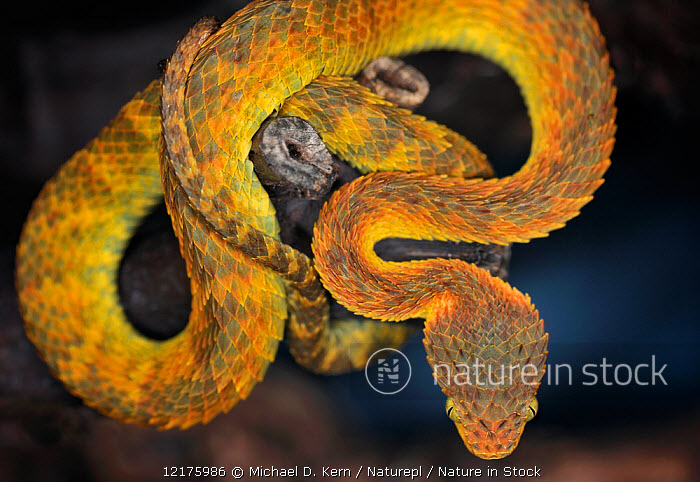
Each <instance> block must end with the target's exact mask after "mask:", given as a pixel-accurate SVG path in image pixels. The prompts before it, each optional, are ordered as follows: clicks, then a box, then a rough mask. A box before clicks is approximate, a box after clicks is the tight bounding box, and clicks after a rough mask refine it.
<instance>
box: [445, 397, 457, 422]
mask: <svg viewBox="0 0 700 482" xmlns="http://www.w3.org/2000/svg"><path fill="white" fill-rule="evenodd" d="M445 412H446V413H447V416H448V417H450V420H452V421H453V422H455V423H458V422H459V416H458V415H457V410H455V402H454V400H453V399H452V397H447V403H445Z"/></svg>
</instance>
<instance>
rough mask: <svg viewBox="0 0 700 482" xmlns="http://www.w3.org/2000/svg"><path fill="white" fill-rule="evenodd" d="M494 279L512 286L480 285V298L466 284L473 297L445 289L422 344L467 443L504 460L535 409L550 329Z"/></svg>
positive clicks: (484, 455)
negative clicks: (466, 296)
mask: <svg viewBox="0 0 700 482" xmlns="http://www.w3.org/2000/svg"><path fill="white" fill-rule="evenodd" d="M479 271H480V270H479ZM484 274H485V275H486V276H488V275H487V274H486V273H485V272H484ZM479 277H481V276H479ZM489 278H490V276H489ZM489 282H490V283H491V284H492V283H497V284H502V285H505V286H506V287H507V290H503V291H500V290H489V289H488V288H487V289H486V290H482V289H479V290H478V296H476V297H473V296H475V291H469V290H466V291H465V292H466V293H469V294H470V295H471V296H470V298H467V300H468V302H467V300H461V299H460V297H458V296H454V295H453V292H452V293H449V294H445V295H444V296H443V297H442V298H441V300H440V302H438V303H436V304H435V305H434V306H433V307H432V309H431V316H429V317H428V319H427V321H426V325H425V330H424V331H425V339H424V345H425V349H426V352H427V354H428V362H429V363H430V365H431V366H432V367H433V376H434V377H435V382H436V384H438V385H440V388H442V391H443V393H445V395H447V397H448V398H447V405H446V411H447V415H448V416H449V417H450V419H452V421H453V422H454V423H455V425H456V426H457V430H458V431H459V434H460V436H461V437H462V440H463V441H464V444H465V445H466V446H467V448H468V449H469V451H470V452H472V453H473V454H474V455H476V456H478V457H480V458H482V459H499V458H503V457H506V456H507V455H510V454H511V453H512V452H513V451H514V450H515V448H516V447H517V446H518V442H519V441H520V436H521V435H522V433H523V429H524V428H525V424H526V423H527V422H528V421H530V420H531V419H532V418H533V417H534V415H535V414H536V413H537V409H538V405H537V399H536V398H535V394H536V392H537V388H538V387H539V384H540V380H541V379H542V376H543V375H544V371H545V359H546V356H547V341H548V335H547V333H545V332H544V323H543V321H542V320H541V319H540V318H539V313H538V312H537V310H536V309H535V308H534V306H532V304H531V303H530V299H529V297H527V296H525V295H523V294H521V293H520V292H519V291H517V290H515V289H514V288H511V287H510V285H508V284H507V283H505V282H503V281H501V280H499V279H495V278H491V280H489ZM457 291H462V290H457Z"/></svg>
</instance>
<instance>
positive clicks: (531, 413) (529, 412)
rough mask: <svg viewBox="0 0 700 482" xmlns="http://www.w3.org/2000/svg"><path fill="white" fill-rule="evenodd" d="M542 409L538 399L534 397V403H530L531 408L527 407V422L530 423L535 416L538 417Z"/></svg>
mask: <svg viewBox="0 0 700 482" xmlns="http://www.w3.org/2000/svg"><path fill="white" fill-rule="evenodd" d="M539 409H540V404H539V403H538V402H537V397H532V401H531V402H530V406H529V407H527V415H526V416H525V421H526V422H529V421H530V420H532V419H533V418H535V415H537V411H538V410H539Z"/></svg>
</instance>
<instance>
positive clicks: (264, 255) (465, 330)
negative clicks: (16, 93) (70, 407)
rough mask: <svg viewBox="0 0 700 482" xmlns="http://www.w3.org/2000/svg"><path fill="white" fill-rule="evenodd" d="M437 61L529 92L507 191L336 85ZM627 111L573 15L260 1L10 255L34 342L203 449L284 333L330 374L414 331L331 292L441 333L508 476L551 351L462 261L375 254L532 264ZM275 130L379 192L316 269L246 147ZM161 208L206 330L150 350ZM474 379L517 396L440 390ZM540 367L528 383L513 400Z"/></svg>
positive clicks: (444, 379) (133, 415)
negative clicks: (147, 227)
mask: <svg viewBox="0 0 700 482" xmlns="http://www.w3.org/2000/svg"><path fill="white" fill-rule="evenodd" d="M435 48H442V49H459V50H463V51H469V52H475V53H478V54H481V55H484V56H485V57H487V58H489V59H491V60H493V61H494V62H496V63H498V64H499V65H501V66H503V67H504V68H505V69H506V70H507V71H508V72H509V73H510V74H511V75H512V76H513V78H514V79H515V80H516V82H517V83H518V85H519V86H520V88H521V91H522V93H523V97H524V99H525V103H526V105H527V108H528V112H529V114H530V118H531V122H532V130H533V139H532V149H531V154H530V157H529V159H528V161H527V162H526V164H525V165H524V166H523V168H522V169H521V170H520V171H518V172H517V173H516V174H515V175H513V176H510V177H506V178H501V179H487V180H480V179H478V178H484V177H489V176H490V175H491V174H492V173H491V171H490V167H489V165H488V163H487V162H486V160H485V158H484V157H483V156H482V155H481V154H480V153H479V151H478V150H477V149H476V148H475V147H474V146H473V145H471V144H470V143H468V142H467V141H466V140H464V139H463V138H461V137H460V136H459V135H457V134H455V133H453V132H451V131H449V130H448V129H446V128H444V127H441V126H439V125H437V124H434V123H432V122H429V121H426V120H424V119H422V118H420V117H419V116H414V115H412V114H410V113H408V112H407V111H404V110H402V109H398V108H396V107H394V106H392V105H390V104H389V103H388V102H386V101H384V100H382V99H380V98H378V97H377V96H375V95H373V94H371V93H370V92H369V91H367V90H366V89H364V88H361V87H360V86H358V85H357V84H355V83H354V82H353V81H352V80H351V79H349V78H346V77H338V76H348V75H353V74H355V73H356V72H358V71H359V69H361V68H362V67H363V66H364V65H366V64H367V63H368V61H369V60H371V59H373V58H376V57H378V56H381V55H388V56H400V55H404V54H407V53H409V52H415V51H420V50H427V49H435ZM614 97H615V89H614V87H613V85H612V72H611V70H610V67H609V63H608V55H607V53H606V51H605V47H604V42H603V39H602V36H601V35H600V32H599V30H598V27H597V25H596V23H595V21H594V20H593V19H592V17H591V16H590V14H589V12H588V9H587V7H586V6H585V5H582V4H580V3H578V2H576V1H571V2H569V1H555V0H545V1H535V0H512V1H500V0H461V1H459V0H452V1H444V0H417V1H412V2H400V1H397V0H395V1H391V0H381V1H371V0H334V1H328V2H321V1H319V0H294V1H279V2H272V1H257V2H254V3H252V4H250V5H249V6H248V7H246V8H245V9H243V10H241V11H240V12H238V13H237V14H236V15H234V16H233V17H232V18H230V19H229V20H228V21H226V22H225V23H224V24H223V25H222V26H221V28H220V29H218V30H216V31H214V29H213V26H212V25H211V24H210V23H208V22H206V21H205V22H201V23H200V24H198V25H197V26H196V27H195V28H194V29H193V31H192V32H190V34H188V37H187V38H186V39H184V40H183V41H182V42H181V44H180V46H179V47H178V50H177V51H176V53H175V54H174V55H173V58H172V59H171V60H170V64H169V67H168V69H167V72H166V74H165V77H164V79H163V81H162V82H161V81H155V82H153V83H152V84H151V85H150V86H148V87H147V88H146V89H145V90H144V91H143V92H141V93H139V94H137V95H136V96H135V97H134V99H133V100H131V101H130V102H129V103H128V104H126V105H125V106H124V107H123V108H122V110H121V111H120V113H119V114H118V116H117V117H116V118H115V119H114V120H113V121H112V123H111V124H110V125H109V126H108V127H106V128H105V129H104V130H103V131H102V132H101V133H100V135H99V137H98V138H97V139H95V140H94V141H92V142H91V143H90V144H89V145H88V146H87V147H86V148H85V149H83V150H81V151H79V152H78V153H76V154H75V155H74V156H73V158H72V159H71V160H70V161H68V163H66V165H65V166H64V167H63V168H62V169H61V170H60V171H59V172H58V174H57V175H56V176H55V177H54V178H53V179H52V180H51V181H49V182H48V183H47V184H46V186H45V187H44V189H43V191H42V193H41V194H40V196H39V198H38V199H37V201H36V202H35V204H34V206H33V208H32V210H31V213H30V215H29V217H28V220H27V222H26V225H25V227H24V230H23V234H22V237H21V240H20V244H19V247H18V253H17V287H18V291H19V298H20V302H21V303H20V304H21V308H22V312H23V315H24V318H25V320H26V328H27V333H28V335H29V337H30V338H31V340H32V341H33V342H34V343H35V344H36V346H37V347H38V349H39V351H40V352H41V354H42V356H43V357H44V359H45V360H46V361H47V363H48V364H49V365H50V367H51V368H52V370H53V371H54V372H55V373H56V374H57V375H58V376H59V377H60V378H61V380H63V382H64V383H65V384H66V386H67V387H68V388H69V389H70V390H71V391H72V392H74V393H75V394H77V395H78V396H80V397H81V398H82V399H83V400H84V401H85V402H86V403H87V404H89V405H91V406H93V407H96V408H97V409H98V410H100V411H101V412H103V413H105V414H107V415H109V416H112V417H115V418H118V419H121V420H124V421H128V422H134V423H139V424H150V425H156V426H159V427H162V428H168V427H188V426H190V425H192V424H195V423H198V422H206V421H209V420H210V419H211V418H212V417H214V416H215V415H217V414H218V413H220V412H222V411H227V410H229V409H230V408H231V407H232V406H233V405H234V404H235V403H236V402H237V401H238V400H240V399H242V398H245V397H246V396H247V395H248V394H249V393H250V390H251V389H252V387H253V386H254V385H255V383H256V382H258V381H260V380H261V379H262V378H263V376H264V373H265V370H266V368H267V366H268V364H269V363H270V361H271V360H272V359H273V358H274V355H275V352H276V348H277V345H278V342H279V340H280V339H282V337H283V334H284V333H285V330H286V337H287V338H288V340H289V343H290V347H291V350H292V353H293V354H294V355H295V357H296V358H297V359H298V360H299V361H300V362H301V363H302V364H303V365H305V366H307V367H309V368H311V369H313V370H316V371H319V372H325V373H332V372H338V371H343V370H347V369H353V368H358V367H362V366H364V363H365V361H366V360H367V357H368V355H369V354H370V353H372V352H373V351H374V350H375V349H376V348H378V347H383V346H387V345H389V346H393V345H398V344H400V343H401V341H403V340H404V339H405V337H406V336H407V333H408V330H405V329H404V328H402V326H403V325H401V324H398V325H394V324H388V323H369V322H362V321H338V322H335V321H333V322H331V320H329V315H328V301H327V299H326V293H325V292H324V291H323V289H322V288H321V284H320V282H319V279H318V278H317V271H318V274H320V277H321V280H322V282H323V285H324V286H325V287H326V288H327V289H328V290H329V291H330V292H331V294H332V295H333V296H334V297H335V298H336V299H337V300H339V302H341V303H342V304H344V305H345V306H347V307H348V308H349V309H350V310H352V311H353V312H355V313H357V314H361V315H365V316H369V317H373V318H378V319H382V320H387V321H389V320H394V321H399V320H405V319H407V318H412V317H423V318H425V319H426V322H425V328H424V333H425V340H424V343H425V347H426V351H427V355H428V361H429V362H430V363H431V364H432V365H433V366H434V367H435V368H436V369H435V372H436V374H437V375H438V377H437V379H438V383H439V384H440V386H441V388H442V389H443V391H444V392H445V393H446V394H447V396H448V397H449V398H448V400H449V402H448V403H449V404H450V407H449V408H450V410H449V412H450V415H451V418H452V419H453V420H454V421H455V424H456V426H457V428H458V430H459V433H460V435H461V437H462V439H463V440H464V442H465V444H466V446H467V448H469V450H470V451H472V452H473V453H474V454H476V455H478V456H480V457H483V458H498V457H503V456H505V455H507V454H509V453H511V452H512V451H513V450H514V449H515V447H516V446H517V444H518V441H519V439H520V436H521V434H522V431H523V428H524V426H525V423H526V421H527V420H529V418H530V415H529V414H530V411H529V410H528V407H529V406H531V405H532V404H533V403H534V396H535V392H536V391H537V388H538V386H539V381H540V379H541V377H542V375H543V373H544V361H545V357H546V353H547V351H546V350H547V349H546V347H547V335H546V334H545V333H544V328H543V323H542V321H541V320H540V318H539V315H538V312H537V310H535V308H534V307H533V306H532V304H531V302H530V299H529V297H527V296H525V295H522V294H521V293H520V292H519V291H517V290H516V289H515V288H512V287H511V286H510V285H508V284H507V283H505V282H503V281H501V280H500V279H497V278H494V277H492V276H491V275H489V274H488V273H487V272H486V271H483V270H480V269H478V268H477V267H476V266H474V265H471V264H468V263H466V262H463V261H459V260H444V259H432V260H424V261H412V262H405V263H395V262H386V261H383V260H382V259H380V258H379V257H377V255H376V254H375V252H374V249H373V247H374V244H375V243H376V242H378V241H380V240H381V239H383V238H386V237H404V238H413V239H439V240H454V241H470V242H478V243H498V244H506V243H511V242H526V241H528V240H530V239H532V238H535V237H541V236H545V235H546V233H548V232H549V231H551V230H553V229H556V228H559V227H561V226H563V224H564V223H565V222H566V221H567V220H569V219H571V218H573V217H574V216H576V215H577V214H578V212H579V210H580V208H581V207H582V206H583V205H584V204H586V203H587V202H588V201H589V200H590V199H591V195H592V193H593V192H594V191H595V189H596V188H597V187H598V186H599V185H600V184H601V183H602V176H603V174H604V172H605V170H606V169H607V167H608V165H609V156H610V153H611V150H612V146H613V143H614V131H615V125H614V117H615V107H614ZM276 114H284V115H296V116H300V117H304V118H306V119H308V120H309V121H310V122H311V123H312V124H313V125H314V126H315V127H316V128H317V129H318V130H319V132H320V133H321V134H322V136H323V139H324V142H325V143H326V144H327V146H328V147H329V149H331V150H332V151H333V152H335V153H336V154H337V155H338V156H339V157H341V158H343V159H345V160H346V161H348V162H350V163H351V164H353V165H354V166H355V167H357V168H358V169H360V170H361V171H362V172H364V173H369V172H371V171H386V172H381V173H376V174H369V175H366V176H364V177H361V178H359V179H358V180H356V181H355V182H353V183H351V184H349V185H346V186H343V188H341V189H340V190H339V191H338V192H337V193H335V194H334V196H333V197H332V199H331V201H329V202H328V203H327V205H326V206H325V207H324V209H323V211H322V213H321V216H320V218H319V221H318V223H317V225H316V232H315V236H314V241H313V249H314V255H315V260H314V261H311V260H310V259H309V258H307V257H306V256H304V255H302V254H301V253H298V252H296V251H295V250H293V249H292V248H290V247H288V246H286V245H284V244H282V243H281V242H280V241H279V240H278V237H277V235H278V231H279V227H278V224H277V220H276V218H275V212H274V209H273V207H272V205H271V203H270V201H269V198H268V196H267V194H266V192H265V190H264V189H263V188H262V187H261V185H260V183H259V181H258V179H257V177H256V175H255V173H254V171H253V167H252V163H251V162H250V161H249V160H248V154H249V150H250V146H251V138H252V136H253V135H254V134H255V132H256V131H257V130H258V128H259V126H260V125H261V123H262V122H263V121H264V120H265V119H266V118H267V117H269V116H271V115H276ZM161 134H162V135H161ZM159 143H160V148H159ZM159 153H160V163H159ZM467 178H476V179H467ZM163 192H164V193H165V201H166V205H167V207H168V210H169V213H170V215H171V217H172V220H173V226H174V229H175V233H176V235H177V236H178V238H179V240H180V246H181V250H182V253H183V256H184V257H185V260H186V263H187V270H188V274H189V276H190V278H191V290H192V311H191V315H190V320H189V323H188V325H187V327H186V328H185V329H184V330H183V331H182V332H181V333H180V334H178V335H176V336H175V337H174V338H171V339H169V340H165V341H155V340H150V339H147V338H145V337H144V336H142V335H140V334H139V333H138V332H137V331H136V330H135V329H134V328H133V327H132V326H131V325H130V324H129V323H128V321H127V320H126V317H125V315H124V312H123V309H122V307H121V305H120V303H119V296H118V293H117V288H116V282H115V280H116V276H117V269H118V265H119V261H120V258H121V256H122V254H123V250H124V248H125V246H126V243H127V242H128V240H129V237H130V235H131V233H132V232H133V230H134V229H135V226H136V225H137V224H138V223H139V221H140V219H141V218H142V217H143V216H144V215H146V214H147V213H148V212H149V210H150V209H152V207H153V206H154V205H155V204H157V203H158V202H160V200H161V199H162V195H163ZM314 263H315V268H314ZM316 270H317V271H316ZM479 360H481V362H482V363H484V364H485V365H486V366H491V367H495V368H499V367H504V366H511V367H515V369H516V377H515V378H516V380H515V381H514V382H513V383H506V384H498V383H493V381H490V380H486V381H485V382H484V383H480V382H479V380H477V381H476V383H466V384H456V383H453V380H452V379H451V378H450V377H448V376H446V375H445V372H444V371H441V368H445V367H450V368H453V369H456V368H457V367H459V366H471V365H473V364H474V362H478V361H479ZM526 366H529V367H531V376H530V378H529V383H525V382H524V381H523V380H524V378H523V377H520V378H518V376H519V375H520V374H521V372H522V374H525V371H526V368H525V367H526Z"/></svg>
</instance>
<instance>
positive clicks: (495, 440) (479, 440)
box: [455, 423, 525, 460]
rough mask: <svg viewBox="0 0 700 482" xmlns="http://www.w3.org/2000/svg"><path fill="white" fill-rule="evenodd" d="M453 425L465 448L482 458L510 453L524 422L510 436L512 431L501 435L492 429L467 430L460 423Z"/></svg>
mask: <svg viewBox="0 0 700 482" xmlns="http://www.w3.org/2000/svg"><path fill="white" fill-rule="evenodd" d="M455 425H456V426H457V430H458V431H459V435H460V436H461V437H462V441H463V442H464V445H465V446H466V447H467V449H468V450H469V451H470V452H471V453H472V454H474V455H476V456H477V457H479V458H480V459H484V460H494V459H502V458H504V457H507V456H509V455H510V454H512V453H513V451H515V449H516V448H517V446H518V443H519V442H520V436H521V435H522V433H523V429H524V428H525V426H524V425H525V424H523V425H522V426H521V427H520V429H518V430H516V436H515V437H513V436H512V432H510V433H509V435H508V436H506V437H503V436H499V435H498V434H497V433H496V432H493V431H488V432H483V431H480V430H469V429H468V428H467V427H465V426H464V425H462V424H461V423H456V424H455Z"/></svg>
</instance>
